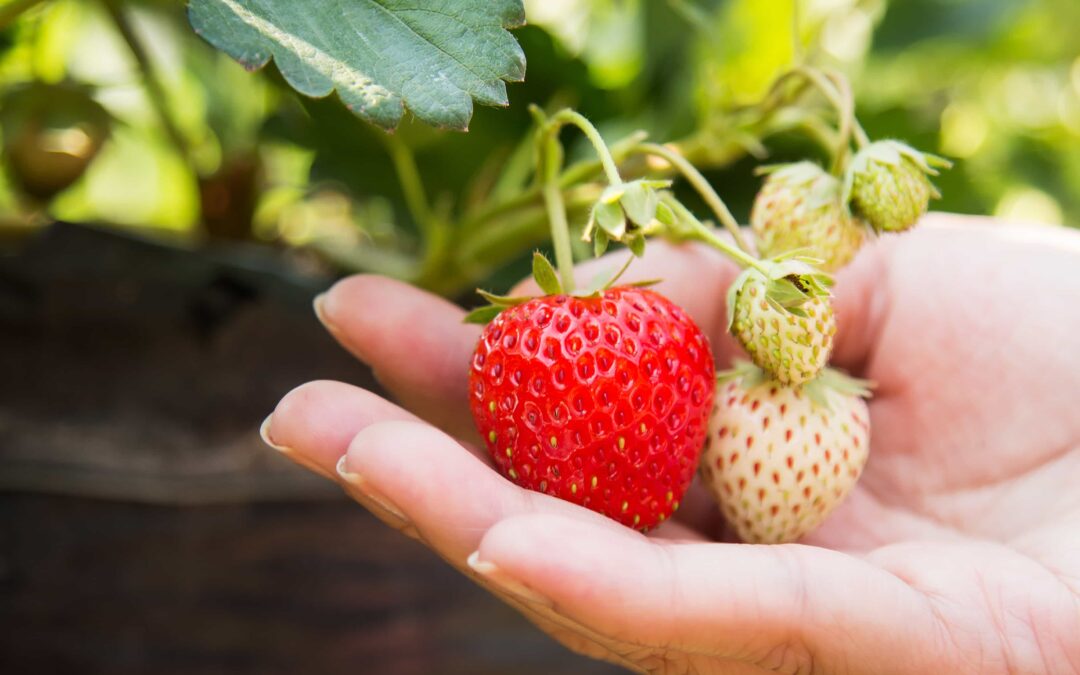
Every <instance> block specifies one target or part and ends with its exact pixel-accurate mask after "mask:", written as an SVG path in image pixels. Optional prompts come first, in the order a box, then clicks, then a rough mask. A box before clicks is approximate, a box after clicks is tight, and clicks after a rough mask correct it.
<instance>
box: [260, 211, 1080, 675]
mask: <svg viewBox="0 0 1080 675" xmlns="http://www.w3.org/2000/svg"><path fill="white" fill-rule="evenodd" d="M622 255H625V254H622ZM618 262H621V260H615V259H610V258H609V259H606V260H601V261H596V262H593V263H590V266H594V267H595V266H597V265H599V266H601V267H611V266H614V265H616V264H617V263H618ZM595 271H596V270H595V269H593V270H591V271H589V270H585V271H582V276H583V277H589V276H591V275H592V274H593V273H595ZM736 273H737V270H736V269H735V268H734V267H733V266H732V265H731V264H729V263H727V262H726V261H725V260H724V259H722V258H720V257H718V255H716V254H715V253H713V252H712V251H710V250H706V249H704V248H700V247H697V246H686V247H673V246H667V245H664V244H661V243H653V244H650V251H649V253H648V254H647V255H646V257H645V259H644V260H643V261H640V262H639V263H637V264H635V265H634V266H632V267H631V271H630V273H629V275H628V276H629V278H654V277H662V278H663V279H664V282H663V283H661V284H660V285H659V286H658V287H657V288H658V290H659V291H660V292H662V293H664V294H666V295H667V296H668V297H670V298H671V299H673V300H674V301H676V302H678V303H680V304H681V305H682V306H683V307H684V308H686V309H687V311H688V312H689V313H690V314H691V315H692V316H693V317H694V319H695V320H696V321H697V322H698V325H699V326H701V327H702V329H703V330H704V331H705V332H706V333H707V334H708V335H709V336H710V338H711V339H712V341H713V347H714V352H715V354H716V357H717V360H718V364H719V365H720V366H721V367H724V366H726V365H728V364H729V363H730V361H731V359H732V358H733V357H735V356H737V355H738V350H737V348H736V347H735V345H734V343H733V342H732V341H731V340H730V339H729V338H728V336H727V335H726V333H725V327H724V325H723V324H724V316H725V313H724V306H723V302H724V300H723V299H724V292H725V290H726V288H727V285H728V284H729V283H730V281H731V280H732V279H733V278H734V276H735V274H736ZM835 293H836V300H835V302H836V309H837V314H838V321H839V332H838V334H837V344H836V350H835V353H834V363H835V364H836V365H839V366H841V367H843V368H846V369H848V370H849V371H850V372H852V373H853V374H855V375H858V376H860V377H865V378H868V379H871V380H873V381H875V382H876V383H877V389H876V391H875V396H874V399H873V401H872V402H871V404H870V411H871V419H872V441H871V453H870V458H869V462H868V464H867V467H866V470H865V472H864V475H863V477H862V479H861V481H860V483H859V484H858V486H857V487H856V489H855V491H854V492H853V493H852V495H851V496H850V497H849V498H848V500H847V501H846V502H845V503H844V504H843V505H842V506H841V507H840V508H839V509H838V510H837V511H836V512H835V513H834V515H833V516H832V518H831V519H830V520H829V521H828V522H827V523H826V524H825V525H824V526H823V527H822V528H820V529H819V530H817V531H816V532H814V533H812V534H811V535H809V536H808V537H806V538H805V539H804V540H803V542H802V543H800V544H788V545H782V546H751V545H743V544H735V543H725V542H729V539H730V535H729V533H728V532H727V530H726V528H725V526H724V523H723V522H722V519H721V518H720V516H719V514H718V510H717V509H716V507H715V506H714V505H713V504H712V503H711V502H710V501H709V498H708V497H707V496H706V495H705V494H704V493H703V491H702V490H701V488H700V486H697V485H695V486H694V487H693V488H692V490H691V493H690V494H689V495H688V497H687V500H686V506H685V507H684V508H683V509H682V510H680V512H679V515H680V517H679V519H678V520H676V521H674V522H671V523H667V524H665V525H663V526H662V527H660V528H658V529H657V530H656V531H654V532H652V533H650V534H649V535H648V536H645V535H641V534H638V533H636V532H633V531H631V530H629V529H626V528H624V527H622V526H620V525H618V524H616V523H615V522H613V521H610V520H607V519H606V518H603V517H602V516H599V515H597V514H595V513H593V512H591V511H587V510H585V509H582V508H580V507H577V506H574V505H572V504H569V503H567V502H562V501H559V500H557V499H555V498H552V497H549V496H547V495H542V494H539V493H534V492H528V491H525V490H522V489H520V488H518V487H516V486H515V485H513V484H512V483H510V482H509V481H507V480H505V479H504V478H502V477H501V476H500V475H498V474H497V473H496V472H495V471H494V470H493V469H491V467H490V464H489V462H488V460H487V457H486V454H485V452H484V451H483V450H482V449H481V450H477V445H478V444H475V443H474V440H475V438H474V435H475V432H474V431H473V428H472V420H471V418H470V415H469V412H468V405H467V398H466V384H467V382H466V372H467V364H468V362H469V356H470V354H471V352H472V349H473V347H474V345H475V340H476V337H477V335H478V329H477V328H476V327H475V326H467V325H464V324H462V323H461V317H462V312H461V311H460V310H459V309H457V308H456V307H454V306H452V305H450V304H448V303H446V302H445V301H442V300H440V299H438V298H435V297H433V296H430V295H427V294H425V293H423V292H421V291H418V290H416V289H413V288H411V287H408V286H406V285H403V284H400V283H396V282H393V281H390V280H387V279H382V278H377V277H354V278H350V279H347V280H345V281H343V282H341V283H339V284H338V285H336V286H335V287H334V288H333V289H332V290H331V291H330V292H329V293H328V294H327V295H326V296H324V297H323V298H322V300H321V301H320V302H319V309H320V316H321V318H322V319H323V321H324V323H326V325H327V327H328V328H329V329H330V330H331V332H332V333H334V335H335V336H336V337H337V338H338V340H340V341H341V343H342V344H343V345H344V346H345V347H347V348H348V349H350V350H351V351H352V352H353V353H355V354H356V356H357V357H359V358H360V359H362V360H364V361H365V362H367V363H369V364H371V366H372V367H373V369H374V370H375V372H376V374H377V376H378V377H379V378H380V380H381V381H382V382H383V383H384V384H385V386H386V388H387V389H388V390H389V391H391V392H393V393H394V394H395V395H396V396H397V398H398V400H399V401H400V402H401V403H402V404H403V405H404V406H405V409H403V408H401V407H398V406H397V405H395V404H393V403H390V402H388V401H385V400H383V399H381V398H378V397H377V396H375V395H373V394H371V393H369V392H366V391H363V390H360V389H357V388H354V387H350V386H348V385H344V384H340V383H334V382H313V383H309V384H307V385H304V386H302V387H300V388H298V389H296V390H294V391H293V392H291V393H290V394H289V395H288V396H286V398H285V399H284V400H283V401H282V402H281V403H280V404H279V405H278V407H277V409H276V410H275V412H274V414H273V415H272V416H271V418H270V419H268V420H267V424H266V425H265V426H264V436H265V437H266V438H267V440H268V442H271V443H272V444H273V445H275V447H278V448H279V449H281V450H282V451H283V452H285V453H286V454H288V455H289V456H290V457H292V458H293V459H294V460H296V461H298V462H299V463H301V464H303V465H305V466H308V467H309V468H311V469H313V470H315V471H318V472H320V473H322V474H324V475H326V476H327V477H328V478H331V479H332V480H336V481H338V482H340V483H341V484H342V485H343V486H344V487H345V488H346V490H347V491H348V492H349V493H350V494H351V495H352V496H353V497H354V498H355V499H357V501H359V502H360V503H362V504H364V505H365V506H367V507H368V508H370V509H371V510H372V511H373V512H375V513H376V514H377V515H378V516H379V517H380V518H382V519H383V520H384V521H386V522H387V523H388V524H390V525H392V526H394V527H397V528H399V529H401V530H402V531H403V532H405V533H406V534H409V535H410V536H413V537H416V538H418V539H420V540H421V541H423V542H424V543H426V544H427V545H428V546H430V547H431V548H432V549H434V550H435V551H436V552H437V553H439V554H440V555H441V556H442V557H443V558H445V559H446V560H447V562H448V563H450V564H452V565H454V566H456V567H457V568H459V569H460V570H462V571H463V572H464V573H466V574H469V575H470V576H471V577H473V578H474V579H476V580H477V581H478V582H479V583H481V584H483V585H484V586H486V587H487V588H488V589H490V590H491V591H492V592H494V593H496V594H497V595H499V596H500V597H501V598H503V599H504V600H506V601H507V602H509V603H511V604H512V605H514V606H515V607H517V608H518V609H519V610H521V611H522V612H524V613H525V614H526V615H527V616H528V617H529V618H530V619H532V620H533V621H534V622H535V623H536V624H537V625H539V626H540V627H542V628H543V629H545V630H547V631H548V632H550V633H551V634H552V635H554V636H555V637H556V638H557V639H559V640H560V641H562V642H563V643H564V644H566V645H568V646H569V647H570V648H572V649H575V650H577V651H580V652H582V653H585V654H588V655H591V656H595V657H598V658H604V659H607V660H610V661H614V662H616V663H620V664H623V665H625V666H627V667H628V668H631V669H633V670H638V671H643V672H659V673H668V672H671V673H758V672H782V673H811V672H813V673H818V672H821V673H834V672H835V673H844V672H852V673H878V672H881V673H894V672H895V673H946V672H949V673H953V672H957V673H959V672H971V673H976V672H978V673H991V672H1047V673H1067V672H1080V414H1078V413H1077V412H1076V405H1077V404H1076V400H1077V395H1078V394H1080V342H1078V340H1080V338H1078V336H1080V236H1077V235H1075V234H1072V233H1068V232H1065V231H1062V230H1051V229H1038V228H1031V227H1013V226H1009V225H1006V224H1002V223H999V222H996V221H991V220H977V219H965V218H959V217H955V216H941V215H938V216H931V217H928V218H927V219H926V220H925V222H924V223H923V224H922V225H921V226H920V227H919V228H918V229H916V230H915V231H913V232H911V233H908V234H905V235H903V236H897V237H890V238H887V239H882V240H879V241H877V242H875V243H874V244H873V245H871V246H868V247H867V248H866V249H865V250H864V251H863V252H862V253H861V254H860V255H859V256H858V258H856V260H855V262H854V263H853V264H852V265H851V266H850V267H849V268H847V269H845V270H844V271H843V272H841V273H840V274H839V275H838V279H837V286H836V289H835ZM406 409H407V410H406ZM271 439H272V440H271ZM339 460H340V461H339Z"/></svg>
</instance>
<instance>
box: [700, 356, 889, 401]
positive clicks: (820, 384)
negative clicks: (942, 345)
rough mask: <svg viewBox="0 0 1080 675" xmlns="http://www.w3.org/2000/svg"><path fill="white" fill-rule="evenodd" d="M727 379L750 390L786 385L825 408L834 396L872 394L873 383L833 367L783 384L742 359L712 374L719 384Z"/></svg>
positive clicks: (863, 395)
mask: <svg viewBox="0 0 1080 675" xmlns="http://www.w3.org/2000/svg"><path fill="white" fill-rule="evenodd" d="M729 382H737V383H738V385H739V387H740V388H742V389H744V390H750V389H753V388H755V387H757V386H760V385H762V384H766V383H772V384H773V385H774V386H777V387H790V388H792V389H796V390H798V391H800V392H802V393H804V394H806V396H807V397H808V398H809V399H810V400H811V401H813V402H814V403H815V404H816V405H818V406H821V407H822V408H824V409H825V410H829V411H831V410H833V408H834V406H833V402H834V398H835V397H836V396H844V397H850V396H858V397H859V398H864V399H868V398H870V397H871V396H872V395H873V389H874V387H875V383H874V382H872V381H871V380H864V379H860V378H857V377H852V376H851V375H848V374H847V373H845V372H843V371H842V370H838V369H836V368H833V367H825V368H822V370H821V372H820V373H818V375H817V377H815V378H814V379H812V380H810V381H809V382H803V383H802V384H797V385H785V384H781V383H780V382H777V381H776V380H775V379H773V377H772V376H770V375H769V373H768V372H766V371H765V370H764V369H762V368H760V367H758V366H757V365H756V364H754V363H752V362H750V361H747V360H745V359H736V360H735V362H734V363H733V364H732V366H731V368H729V369H727V370H723V371H719V372H717V373H716V384H717V385H722V384H727V383H729Z"/></svg>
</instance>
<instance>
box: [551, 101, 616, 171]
mask: <svg viewBox="0 0 1080 675" xmlns="http://www.w3.org/2000/svg"><path fill="white" fill-rule="evenodd" d="M563 124H573V125H574V126H576V127H577V128H578V129H581V130H582V131H583V132H584V133H585V136H586V138H588V139H589V142H590V143H592V145H593V148H595V149H596V154H597V156H598V157H599V158H600V163H601V164H602V165H603V167H604V173H605V174H606V175H607V179H608V183H610V184H611V185H613V186H617V185H622V182H623V181H622V177H621V176H620V175H619V168H618V167H617V166H616V165H615V158H614V157H612V156H611V151H610V150H608V147H607V143H604V139H603V137H601V136H600V132H599V131H597V129H596V127H595V126H593V123H592V122H590V121H589V120H588V119H586V118H585V116H584V115H582V114H581V113H578V112H575V111H573V110H570V109H564V110H560V111H559V112H557V113H555V114H554V115H552V116H551V119H550V120H549V121H548V125H549V126H550V127H551V128H552V129H553V131H558V128H559V127H560V126H562V125H563Z"/></svg>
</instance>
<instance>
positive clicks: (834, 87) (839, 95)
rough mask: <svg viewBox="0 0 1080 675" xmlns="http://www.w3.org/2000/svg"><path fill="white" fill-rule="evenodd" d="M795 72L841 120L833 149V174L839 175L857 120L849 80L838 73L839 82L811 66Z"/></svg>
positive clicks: (800, 67) (798, 68)
mask: <svg viewBox="0 0 1080 675" xmlns="http://www.w3.org/2000/svg"><path fill="white" fill-rule="evenodd" d="M793 72H795V73H797V74H799V75H800V76H802V77H804V78H805V79H806V80H807V81H809V82H810V83H811V84H813V85H814V86H815V87H817V89H818V91H820V92H821V93H822V94H823V95H824V96H825V98H826V99H828V101H829V103H830V104H831V105H832V106H833V107H834V108H835V109H836V115H837V117H838V118H839V120H840V129H839V134H838V136H839V137H838V139H837V142H836V147H835V148H834V149H833V163H832V172H833V173H839V172H840V171H841V170H842V169H843V167H844V161H845V160H846V159H847V153H848V150H849V149H850V146H851V128H852V125H853V121H854V119H855V103H854V101H853V100H852V97H851V87H849V86H848V85H847V80H846V79H844V78H843V77H842V76H839V74H838V73H837V76H838V80H839V81H837V80H834V79H833V78H832V77H830V76H826V75H825V74H823V73H822V72H821V71H819V70H817V69H815V68H811V67H810V66H798V67H797V68H795V70H794V71H793Z"/></svg>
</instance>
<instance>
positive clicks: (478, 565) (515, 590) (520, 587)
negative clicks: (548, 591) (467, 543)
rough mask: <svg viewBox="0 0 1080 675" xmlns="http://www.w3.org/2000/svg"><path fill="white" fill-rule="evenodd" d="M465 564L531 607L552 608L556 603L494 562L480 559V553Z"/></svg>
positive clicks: (472, 556)
mask: <svg viewBox="0 0 1080 675" xmlns="http://www.w3.org/2000/svg"><path fill="white" fill-rule="evenodd" d="M465 563H466V564H467V565H468V566H469V567H471V568H472V570H473V571H474V572H476V573H477V574H479V575H480V576H481V577H483V578H484V579H485V580H487V581H488V582H489V583H491V584H492V585H493V586H495V587H497V588H498V589H499V590H501V591H503V592H505V593H507V594H509V595H512V596H514V597H515V598H517V599H518V600H521V601H522V602H525V603H528V604H530V605H542V606H544V607H548V608H550V607H552V606H553V604H554V603H552V602H551V600H549V599H548V598H546V597H544V596H543V595H540V594H539V593H537V592H536V591H534V590H533V589H531V588H529V587H528V586H526V585H525V584H523V583H521V582H520V581H518V580H516V579H513V578H511V577H509V576H507V574H506V573H505V572H503V570H502V569H501V568H500V567H499V566H498V565H496V564H495V563H493V562H489V561H487V560H481V559H480V551H473V553H472V555H470V556H469V557H468V559H467V560H466V561H465Z"/></svg>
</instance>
